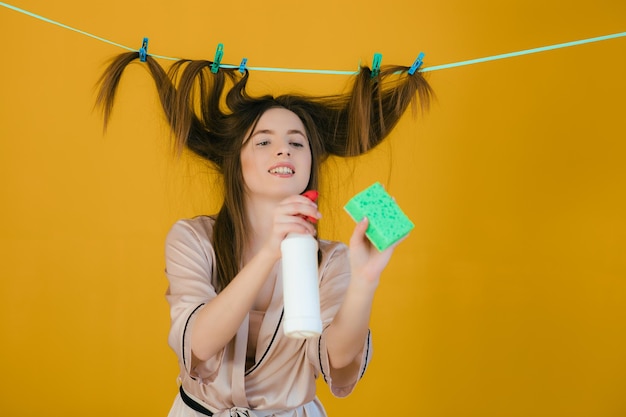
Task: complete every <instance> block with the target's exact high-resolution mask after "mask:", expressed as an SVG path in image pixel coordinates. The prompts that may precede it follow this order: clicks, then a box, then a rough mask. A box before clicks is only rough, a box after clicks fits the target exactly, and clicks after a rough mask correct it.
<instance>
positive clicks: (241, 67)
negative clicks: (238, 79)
mask: <svg viewBox="0 0 626 417" xmlns="http://www.w3.org/2000/svg"><path fill="white" fill-rule="evenodd" d="M247 63H248V58H244V59H242V60H241V64H239V72H240V73H242V74H245V73H246V64H247Z"/></svg>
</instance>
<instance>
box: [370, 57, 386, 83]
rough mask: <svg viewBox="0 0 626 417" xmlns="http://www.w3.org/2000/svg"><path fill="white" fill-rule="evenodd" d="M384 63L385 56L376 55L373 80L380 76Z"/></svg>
mask: <svg viewBox="0 0 626 417" xmlns="http://www.w3.org/2000/svg"><path fill="white" fill-rule="evenodd" d="M382 61H383V54H379V53H375V54H374V61H373V62H372V78H376V77H378V74H380V63H381V62H382Z"/></svg>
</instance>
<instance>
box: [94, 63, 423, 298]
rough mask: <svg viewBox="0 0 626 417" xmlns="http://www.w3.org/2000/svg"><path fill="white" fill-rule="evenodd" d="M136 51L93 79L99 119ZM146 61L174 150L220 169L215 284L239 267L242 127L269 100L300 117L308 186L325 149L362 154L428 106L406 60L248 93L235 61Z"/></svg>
mask: <svg viewBox="0 0 626 417" xmlns="http://www.w3.org/2000/svg"><path fill="white" fill-rule="evenodd" d="M138 57H139V53H138V52H128V53H124V54H121V55H119V56H117V57H116V58H114V59H113V61H112V62H111V64H110V65H109V66H108V68H107V69H106V70H105V72H104V74H103V75H102V77H101V78H100V81H99V93H98V96H97V99H96V105H97V106H99V107H100V108H101V109H102V112H103V117H104V127H105V129H106V126H107V123H108V121H109V119H110V116H111V110H112V108H113V103H114V99H115V92H116V90H117V87H118V85H119V81H120V78H121V76H122V73H123V71H124V69H125V68H126V66H127V65H128V64H129V63H131V62H132V61H134V60H135V59H137V58H138ZM146 64H147V67H148V70H149V72H150V74H151V75H152V78H153V79H154V81H155V84H156V88H157V91H158V94H159V98H160V101H161V105H162V107H163V111H164V112H165V115H166V117H167V120H168V122H169V124H170V126H171V129H172V133H173V136H174V146H175V149H176V150H177V152H180V151H182V149H184V148H187V149H189V150H191V151H192V152H194V153H195V154H197V155H199V156H200V157H202V158H204V159H206V160H207V161H210V162H211V163H212V164H213V165H214V166H215V167H216V168H218V170H219V172H220V173H221V174H222V177H223V182H224V191H225V193H224V194H225V195H224V202H223V205H222V207H221V209H220V211H219V213H218V214H217V216H216V219H215V226H214V234H213V246H214V249H215V253H216V257H217V265H216V266H217V277H214V278H215V279H214V283H215V286H216V290H217V291H221V290H222V289H223V288H224V287H226V285H228V283H229V282H230V281H231V280H232V279H233V278H234V277H235V275H236V274H237V273H238V272H239V270H240V269H241V266H242V265H241V264H240V262H241V259H242V254H243V249H244V236H245V230H246V229H247V224H246V216H245V207H244V182H243V176H242V171H241V161H240V152H241V148H242V146H243V144H244V143H245V141H247V140H248V138H247V137H245V135H246V133H247V132H249V131H251V128H253V127H254V126H255V124H256V123H257V122H258V120H259V118H260V117H261V116H262V115H263V113H264V112H265V111H267V110H268V109H270V108H275V107H282V108H285V109H287V110H290V111H292V112H294V113H295V114H296V115H297V116H298V117H299V118H300V120H301V121H302V123H303V124H304V127H305V129H306V134H307V137H308V140H309V143H310V147H311V156H312V166H311V175H310V179H309V184H308V186H307V189H317V186H318V181H319V167H320V164H321V162H322V161H323V160H324V159H325V158H326V157H327V156H329V155H337V156H341V157H349V156H357V155H361V154H363V153H365V152H367V151H369V150H371V149H372V148H374V147H375V146H377V145H378V144H379V143H381V142H382V140H383V139H384V138H385V137H386V136H387V135H388V134H389V132H390V131H391V130H392V129H393V128H394V126H395V125H396V124H397V122H398V121H399V120H400V118H401V116H402V115H403V114H404V113H405V111H406V110H407V108H408V107H409V106H410V105H412V107H413V114H414V115H415V112H416V111H417V109H418V107H421V109H422V110H425V109H427V108H428V105H429V103H430V100H431V97H432V91H431V88H430V86H429V84H428V82H427V81H426V80H425V78H424V77H423V75H422V74H421V73H420V72H419V71H418V72H415V73H414V74H413V75H408V74H407V71H408V70H409V67H405V66H388V67H382V68H381V69H380V73H379V74H378V75H377V76H375V77H372V76H371V74H372V73H371V70H370V69H369V68H368V67H366V66H361V68H360V71H359V73H358V74H356V76H355V81H354V84H353V86H352V88H351V89H350V90H349V91H348V92H347V93H346V94H340V95H332V96H321V97H315V96H305V95H296V94H286V95H280V96H276V97H274V96H272V95H264V96H260V97H253V96H250V95H249V94H248V93H247V91H246V86H247V83H248V78H249V72H248V71H247V70H246V71H245V72H244V73H243V74H241V73H240V72H239V70H238V68H220V69H219V71H217V73H213V72H212V71H211V66H212V64H213V63H212V62H211V61H206V60H194V61H192V60H179V61H177V62H176V63H174V64H173V65H172V66H171V67H170V69H169V71H168V72H166V71H165V70H163V68H162V67H161V66H160V65H159V64H158V63H157V62H156V61H155V60H154V59H153V58H152V57H150V56H149V55H148V56H147V57H146Z"/></svg>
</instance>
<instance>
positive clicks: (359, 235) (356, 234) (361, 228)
mask: <svg viewBox="0 0 626 417" xmlns="http://www.w3.org/2000/svg"><path fill="white" fill-rule="evenodd" d="M368 226H369V219H368V218H367V217H363V218H362V219H361V221H360V222H358V223H357V224H356V226H355V227H354V231H353V232H352V237H351V238H350V246H355V245H357V244H363V242H364V241H365V240H367V238H366V236H365V232H366V231H367V227H368Z"/></svg>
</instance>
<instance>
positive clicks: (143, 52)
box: [139, 38, 148, 62]
mask: <svg viewBox="0 0 626 417" xmlns="http://www.w3.org/2000/svg"><path fill="white" fill-rule="evenodd" d="M147 57H148V38H143V42H142V43H141V49H139V60H140V61H141V62H146V58H147Z"/></svg>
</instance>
